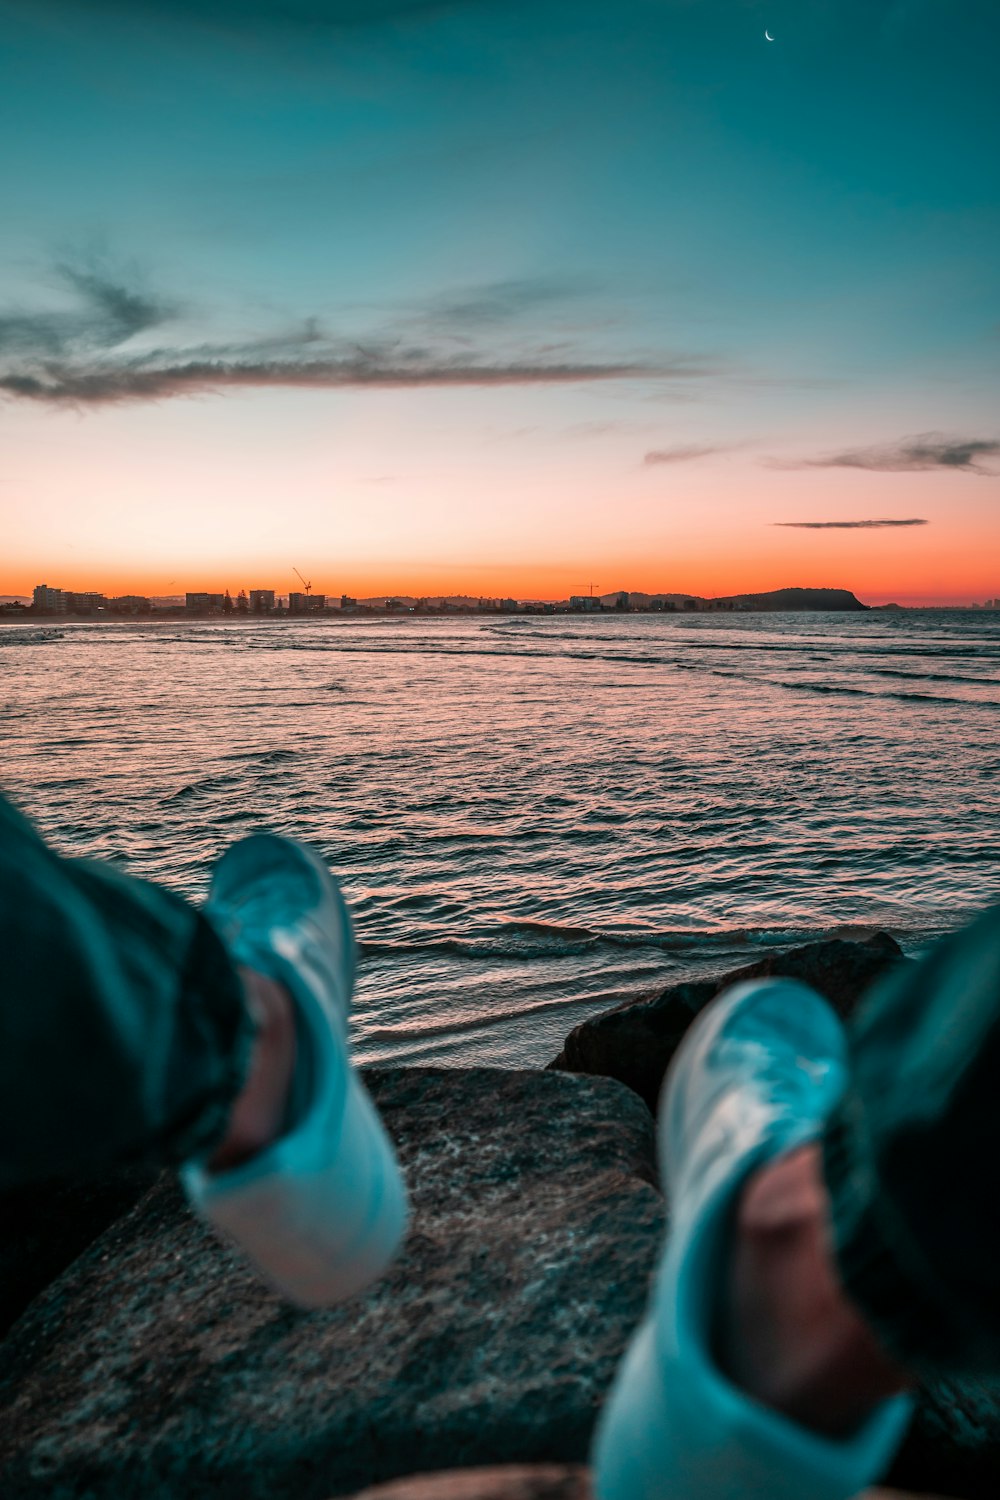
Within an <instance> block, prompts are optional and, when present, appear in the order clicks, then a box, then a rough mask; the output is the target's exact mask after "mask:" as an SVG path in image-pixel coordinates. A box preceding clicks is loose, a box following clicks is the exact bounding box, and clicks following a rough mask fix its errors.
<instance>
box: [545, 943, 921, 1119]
mask: <svg viewBox="0 0 1000 1500" xmlns="http://www.w3.org/2000/svg"><path fill="white" fill-rule="evenodd" d="M907 962H909V960H907V959H904V958H903V954H902V950H901V948H900V947H899V944H898V943H897V942H896V941H895V940H894V939H893V938H891V937H889V935H888V934H887V933H884V932H879V933H876V934H875V935H874V936H873V937H871V938H870V939H869V940H867V941H865V942H857V941H855V940H852V939H845V938H826V939H824V940H823V941H822V942H817V943H807V944H805V946H804V947H801V948H792V949H791V950H789V951H788V952H785V953H773V954H768V955H767V956H766V957H764V958H762V959H760V960H759V961H758V962H757V963H753V964H748V965H747V966H746V967H745V968H742V969H734V970H733V971H732V972H730V973H728V974H724V975H721V976H720V977H719V978H717V979H704V980H695V981H693V982H690V983H687V984H672V985H670V986H669V987H668V988H667V989H665V990H663V991H662V993H660V994H658V995H655V996H651V997H649V998H646V999H642V1000H638V1001H630V1002H627V1003H626V1004H625V1005H620V1006H618V1007H617V1008H616V1009H614V1010H609V1011H604V1012H603V1013H602V1014H600V1015H597V1016H593V1017H592V1018H591V1019H590V1020H588V1021H582V1022H581V1023H580V1025H579V1026H576V1027H574V1028H573V1030H572V1031H571V1032H570V1033H569V1035H568V1036H567V1038H566V1041H565V1043H564V1044H563V1050H562V1051H561V1052H560V1053H559V1056H558V1057H556V1058H555V1059H554V1060H553V1061H552V1062H551V1063H549V1068H550V1069H555V1070H557V1071H561V1072H569V1073H590V1074H596V1075H600V1076H602V1077H605V1078H617V1079H618V1080H619V1082H620V1083H625V1084H627V1085H628V1086H629V1088H631V1089H633V1090H634V1091H635V1092H636V1093H637V1094H638V1095H639V1097H640V1098H641V1099H645V1101H646V1103H647V1104H648V1105H649V1107H650V1109H651V1110H653V1111H654V1113H655V1111H656V1104H657V1099H658V1097H659V1092H660V1085H661V1084H662V1082H663V1075H664V1073H665V1072H666V1070H667V1065H668V1064H669V1062H670V1059H671V1058H672V1057H673V1055H674V1053H675V1052H676V1050H677V1047H678V1044H679V1043H680V1040H681V1038H682V1037H683V1035H684V1033H685V1031H686V1030H687V1028H688V1027H689V1026H690V1024H691V1022H692V1021H693V1020H694V1017H695V1016H696V1015H697V1013H698V1011H699V1010H701V1008H702V1006H704V1005H707V1003H708V1002H709V1000H712V999H714V997H715V996H716V995H718V994H720V993H721V992H722V991H723V990H725V989H728V988H729V986H730V985H732V984H737V983H738V982H739V981H740V980H743V979H758V978H768V977H770V976H775V977H777V976H782V977H784V978H787V979H799V980H801V981H802V982H803V983H804V984H810V985H812V987H813V988H814V989H816V990H819V992H820V994H821V995H825V996H826V997H827V999H828V1000H829V1001H830V1002H831V1004H832V1005H833V1006H834V1008H835V1009H836V1011H837V1013H838V1014H839V1015H841V1016H845V1017H846V1016H848V1015H850V1013H851V1011H852V1010H853V1009H854V1007H855V1006H856V1005H857V1002H858V1000H859V999H860V997H861V996H862V995H863V994H864V992H865V990H867V989H868V987H869V986H870V985H871V984H872V983H873V982H874V981H875V980H876V979H878V978H879V977H880V976H881V975H882V974H884V973H885V972H886V971H887V970H888V969H891V968H892V967H893V966H894V965H896V964H899V963H907Z"/></svg>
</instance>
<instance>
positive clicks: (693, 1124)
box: [593, 980, 913, 1500]
mask: <svg viewBox="0 0 1000 1500" xmlns="http://www.w3.org/2000/svg"><path fill="white" fill-rule="evenodd" d="M845 1080H846V1041H845V1037H844V1033H843V1028H842V1027H841V1025H840V1022H839V1020H838V1019H837V1017H836V1015H835V1014H834V1012H833V1011H832V1010H831V1008H830V1007H829V1006H828V1005H827V1003H826V1001H825V1000H823V999H821V998H820V996H819V995H817V994H816V993H815V992H814V991H813V990H810V989H808V988H806V986H804V985H801V984H797V983H795V982H792V981H789V980H762V981H758V982H752V983H748V984H741V985H737V986H736V987H735V988H734V989H731V990H729V991H728V992H727V993H726V994H725V995H723V996H722V997H721V998H720V999H718V1000H716V1001H714V1002H713V1003H712V1004H711V1005H710V1006H709V1007H708V1008H707V1009H706V1010H705V1011H704V1012H703V1013H702V1015H700V1016H699V1018H698V1020H697V1021H696V1022H695V1024H694V1025H693V1026H692V1028H691V1030H690V1031H689V1032H688V1034H687V1036H686V1037H685V1039H684V1042H683V1043H682V1045H681V1047H680V1049H679V1051H678V1052H677V1054H676V1056H675V1058H674V1061H673V1063H672V1064H671V1068H670V1072H669V1074H668V1077H667V1082H666V1085H665V1088H664V1093H663V1096H662V1099H661V1106H660V1116H659V1126H658V1133H659V1145H660V1160H661V1167H662V1170H663V1175H664V1180H665V1188H666V1193H667V1203H668V1209H669V1213H670V1229H669V1234H668V1236H667V1243H666V1248H665V1250H664V1252H663V1257H662V1260H661V1263H660V1267H659V1271H658V1273H657V1278H656V1282H655V1287H654V1291H653V1293H652V1296H651V1299H650V1303H649V1306H648V1308H647V1310H646V1314H645V1317H644V1319H643V1322H642V1323H641V1325H640V1327H639V1329H638V1331H637V1333H636V1334H635V1336H634V1337H633V1339H632V1342H631V1345H630V1346H629V1349H628V1351H627V1353H626V1355H625V1358H624V1360H623V1362H622V1364H621V1366H620V1368H619V1370H618V1373H617V1375H616V1377H615V1382H614V1385H613V1387H612V1390H611V1393H610V1396H609V1398H608V1402H607V1405H606V1406H605V1408H604V1411H603V1413H602V1416H601V1420H600V1422H599V1424H598V1430H597V1433H596V1437H595V1442H594V1453H593V1463H594V1483H595V1491H596V1495H597V1497H598V1500H847V1497H848V1496H852V1495H855V1494H857V1492H858V1491H859V1490H862V1489H864V1488H865V1487H866V1486H867V1485H868V1484H870V1483H872V1481H874V1480H876V1479H878V1478H880V1477H881V1476H882V1474H883V1473H884V1471H885V1468H886V1467H887V1465H888V1462H889V1459H890V1458H891V1456H892V1454H893V1453H894V1451H895V1449H896V1447H897V1446H898V1444H899V1442H900V1440H901V1439H902V1436H903V1433H904V1432H905V1430H906V1425H907V1423H908V1421H909V1418H910V1415H911V1412H912V1405H913V1403H912V1401H911V1399H910V1397H908V1396H897V1397H894V1398H892V1399H891V1400H889V1401H886V1402H884V1403H883V1404H882V1405H881V1406H879V1407H878V1408H877V1409H876V1411H875V1412H874V1413H873V1415H872V1416H871V1417H869V1419H868V1420H867V1421H866V1422H865V1424H864V1426H863V1427H861V1429H860V1430H859V1431H857V1432H856V1433H854V1434H853V1435H852V1436H851V1437H849V1438H846V1439H843V1440H837V1439H831V1438H827V1437H825V1436H823V1435H821V1434H818V1433H815V1432H812V1431H810V1430H809V1429H807V1428H805V1427H801V1426H799V1425H798V1424H797V1423H795V1422H792V1421H791V1420H790V1419H789V1418H787V1417H785V1416H783V1415H781V1414H780V1413H778V1412H776V1411H772V1410H771V1409H769V1408H767V1407H765V1406H763V1405H761V1404H760V1403H759V1402H757V1401H755V1400H754V1399H753V1398H752V1397H751V1396H750V1395H748V1394H747V1393H746V1392H744V1391H742V1390H740V1389H739V1388H738V1387H736V1386H734V1385H733V1384H731V1383H730V1382H729V1381H728V1380H727V1379H726V1377H725V1376H724V1375H723V1374H722V1373H721V1371H720V1370H719V1369H718V1367H717V1366H716V1364H715V1362H714V1359H713V1355H712V1328H713V1319H714V1316H715V1312H716V1309H717V1306H718V1300H719V1292H720V1287H721V1285H722V1277H723V1275H724V1267H725V1255H726V1246H727V1240H728V1238H729V1234H730V1229H731V1224H732V1211H733V1208H734V1206H735V1202H736V1197H737V1194H738V1192H739V1189H740V1187H741V1186H742V1184H743V1183H744V1181H745V1180H746V1178H747V1176H748V1175H749V1173H750V1172H751V1171H752V1170H753V1169H754V1168H755V1167H757V1166H758V1165H760V1164H761V1163H762V1162H763V1161H766V1160H769V1159H771V1158H773V1157H775V1156H777V1155H779V1154H780V1153H783V1152H786V1151H789V1150H792V1149H794V1148H795V1147H796V1146H799V1145H802V1144H804V1143H805V1142H806V1141H809V1140H813V1139H815V1138H816V1137H817V1136H818V1135H819V1134H820V1132H821V1130H822V1127H823V1122H824V1120H825V1119H826V1117H827V1115H828V1114H829V1112H830V1110H831V1108H832V1107H833V1104H834V1103H835V1101H836V1100H837V1099H838V1098H839V1097H840V1094H841V1093H842V1091H843V1088H844V1084H845Z"/></svg>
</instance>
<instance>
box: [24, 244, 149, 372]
mask: <svg viewBox="0 0 1000 1500" xmlns="http://www.w3.org/2000/svg"><path fill="white" fill-rule="evenodd" d="M55 274H56V277H57V279H58V280H59V281H60V282H61V283H62V284H63V285H64V286H68V287H69V288H70V289H71V290H72V291H74V292H75V293H76V294H77V298H78V306H76V307H72V308H68V309H67V310H66V311H64V312H38V313H30V312H29V313H24V312H16V313H0V355H12V354H13V355H18V356H26V357H27V358H29V359H31V358H40V359H45V358H51V357H54V356H55V357H58V356H60V355H66V354H69V353H71V352H73V351H82V350H97V349H114V348H116V347H117V346H118V345H119V344H124V343H125V342H126V341H127V340H128V339H130V338H132V337H134V335H135V334H137V333H143V332H145V331H146V330H147V329H150V328H156V327H158V326H159V325H160V324H162V323H165V322H168V321H169V319H170V318H171V317H172V316H173V315H174V309H173V307H172V306H170V305H169V304H168V303H166V302H163V301H160V300H159V299H157V298H154V297H151V296H149V295H148V294H146V293H145V292H143V291H140V290H139V289H138V288H137V287H133V286H128V285H126V283H125V279H124V277H121V278H119V277H115V276H114V275H112V274H110V273H108V272H105V271H102V270H97V269H94V268H92V267H91V268H87V267H81V266H72V265H62V266H58V267H56V273H55Z"/></svg>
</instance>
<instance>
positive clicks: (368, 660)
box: [0, 611, 1000, 1066]
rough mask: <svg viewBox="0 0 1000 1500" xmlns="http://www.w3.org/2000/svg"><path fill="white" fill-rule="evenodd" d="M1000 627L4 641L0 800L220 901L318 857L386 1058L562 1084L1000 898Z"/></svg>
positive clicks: (965, 618) (376, 626) (913, 939)
mask: <svg viewBox="0 0 1000 1500" xmlns="http://www.w3.org/2000/svg"><path fill="white" fill-rule="evenodd" d="M998 728H1000V614H992V613H987V612H975V611H969V612H944V611H942V612H930V611H926V612H925V611H921V612H913V613H901V614H894V613H883V612H877V613H875V612H872V613H865V614H857V615H854V614H852V615H816V614H796V615H792V614H789V615H764V616H760V615H757V616H754V615H730V616H719V615H694V616H685V615H664V616H624V617H601V618H599V619H589V618H587V617H584V616H552V617H544V618H526V617H495V616H487V617H482V618H475V619H470V620H460V619H455V618H443V619H428V620H420V619H417V618H406V619H400V620H371V621H351V622H348V621H345V622H343V623H341V622H336V621H334V622H330V623H326V622H321V623H310V622H308V621H302V622H290V621H286V622H270V621H262V622H259V623H255V622H252V621H250V622H246V621H233V622H219V623H218V624H216V623H211V622H204V623H192V624H190V625H189V624H183V623H181V624H178V623H150V624H131V623H125V624H120V625H118V624H116V625H111V624H94V625H86V624H81V625H59V624H57V623H52V624H49V623H41V622H39V623H37V624H33V625H30V626H20V625H18V626H13V625H11V626H4V627H2V628H0V744H2V762H0V788H2V789H3V791H4V792H5V793H7V794H8V795H9V796H11V797H12V798H13V799H14V800H15V801H16V802H17V803H18V804H19V805H20V806H21V807H22V808H23V809H24V810H25V811H26V812H28V813H29V814H30V815H31V816H32V817H33V818H34V819H35V820H36V822H37V824H38V826H39V827H40V828H41V830H42V831H43V832H44V833H45V835H46V836H47V837H48V838H49V839H50V840H51V841H52V842H53V843H54V844H55V845H56V846H57V847H58V848H59V849H60V850H63V851H65V852H67V853H71V854H77V855H89V856H98V857H101V858H108V859H113V860H116V861H119V862H121V864H123V865H124V866H125V867H126V868H127V869H129V870H130V871H132V872H134V873H135V874H136V875H140V876H143V877H145V878H147V879H152V880H158V881H162V882H163V883H165V884H167V885H169V886H171V887H173V888H174V889H175V890H177V891H180V892H182V893H184V894H185V895H187V896H190V897H192V898H194V899H200V898H201V897H202V896H203V895H204V892H205V889H206V886H207V879H208V872H209V867H210V864H211V862H212V860H213V859H214V858H215V856H216V855H217V854H218V853H219V852H220V851H221V850H222V849H223V848H224V847H225V846H226V844H228V843H229V842H230V840H232V839H235V838H238V837H240V836H241V835H243V834H246V833H249V832H251V831H254V830H259V829H264V828H267V829H273V830H277V831H280V832H283V833H288V834H293V835H295V836H296V837H298V838H303V839H308V840H310V841H312V842H313V843H314V844H316V845H317V846H318V847H319V848H320V849H321V850H322V852H323V853H324V854H325V856H326V857H327V859H328V860H329V862H330V864H331V865H332V866H333V868H334V869H335V870H336V871H337V872H338V873H339V875H340V877H341V879H342V880H343V882H344V885H345V888H346V892H347V895H348V898H349V900H350V903H351V906H352V909H353V911H354V914H355V919H356V924H357V930H358V935H359V938H360V940H361V943H362V952H363V963H362V973H361V981H360V985H359V993H358V997H357V1004H356V1010H355V1017H354V1035H355V1041H356V1046H357V1050H358V1052H359V1054H360V1055H361V1056H362V1057H363V1058H364V1059H366V1060H369V1061H374V1060H395V1061H407V1062H441V1063H448V1064H460V1063H467V1062H493V1063H499V1064H503V1065H510V1066H516V1065H520V1064H539V1063H544V1062H546V1061H547V1060H548V1059H549V1058H551V1057H552V1056H553V1054H554V1053H555V1052H556V1051H557V1050H558V1048H559V1046H560V1044H561V1041H562V1038H563V1036H564V1035H565V1033H566V1032H567V1031H568V1030H569V1029H570V1027H572V1026H573V1025H575V1024H576V1023H577V1022H578V1021H580V1020H582V1019H583V1018H584V1017H586V1016H587V1015H590V1014H593V1013H595V1012H597V1011H600V1010H601V1009H604V1008H606V1007H607V1006H608V1005H610V1004H613V1003H616V1002H617V1001H618V1000H619V999H621V998H624V997H625V996H627V995H630V994H636V993H641V992H644V991H648V990H650V989H653V988H655V987H657V986H660V985H663V984H665V983H668V982H670V981H672V980H674V979H677V978H679V977H683V976H687V975H697V974H704V973H708V972H714V971H718V970H721V969H723V968H725V967H727V966H731V965H733V964H736V963H740V962H751V961H752V960H753V959H754V958H755V957H757V956H759V954H760V953H761V951H762V950H764V949H766V948H767V947H769V946H773V945H778V944H782V943H789V942H792V941H800V940H801V941H804V940H807V939H808V938H809V937H811V936H814V935H818V934H820V933H822V932H825V931H829V930H830V929H843V930H852V929H863V930H866V931H867V930H874V929H877V928H880V927H881V928H885V929H887V930H889V931H890V932H892V933H894V934H895V935H896V936H898V937H899V939H900V940H901V941H902V943H903V945H904V947H906V948H907V949H908V950H910V951H914V950H918V949H919V948H920V947H921V946H923V945H924V944H925V943H926V942H927V941H928V940H929V939H931V938H932V937H934V936H935V935H937V934H938V933H940V932H942V931H945V930H947V929H949V928H951V927H954V926H956V925H958V924H959V923H961V922H962V921H963V920H964V919H965V918H967V917H968V916H970V915H971V914H972V913H973V912H974V911H976V910H977V909H978V908H980V907H981V906H983V905H985V904H986V903H987V902H988V901H990V900H995V899H997V898H998V897H1000V860H998V855H1000V736H998Z"/></svg>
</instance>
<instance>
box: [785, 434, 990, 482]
mask: <svg viewBox="0 0 1000 1500" xmlns="http://www.w3.org/2000/svg"><path fill="white" fill-rule="evenodd" d="M997 456H1000V438H958V437H949V436H948V435H946V434H945V433H940V432H923V433H918V434H917V435H916V436H915V437H908V438H901V439H900V440H899V442H896V443H885V444H873V445H872V446H871V447H866V448H845V449H843V450H842V451H840V452H838V453H829V454H826V455H824V456H822V457H819V458H803V459H773V458H772V459H767V460H765V462H766V463H767V465H768V467H770V468H774V469H868V470H870V471H872V472H874V473H883V474H913V473H918V472H920V471H922V470H927V469H958V470H962V471H964V472H965V473H967V474H990V473H992V472H993V471H992V470H991V469H989V468H986V467H984V465H983V462H982V460H983V459H989V458H996V457H997Z"/></svg>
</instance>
